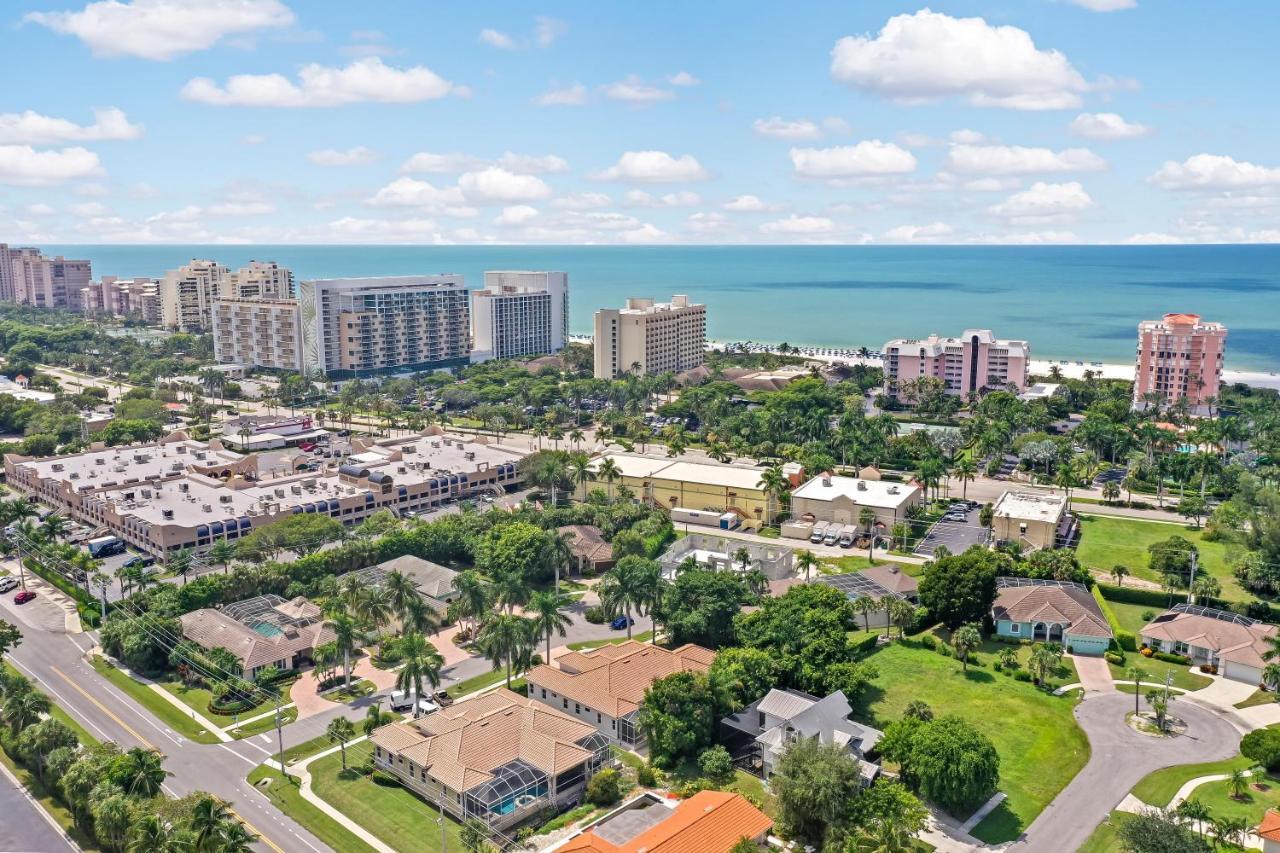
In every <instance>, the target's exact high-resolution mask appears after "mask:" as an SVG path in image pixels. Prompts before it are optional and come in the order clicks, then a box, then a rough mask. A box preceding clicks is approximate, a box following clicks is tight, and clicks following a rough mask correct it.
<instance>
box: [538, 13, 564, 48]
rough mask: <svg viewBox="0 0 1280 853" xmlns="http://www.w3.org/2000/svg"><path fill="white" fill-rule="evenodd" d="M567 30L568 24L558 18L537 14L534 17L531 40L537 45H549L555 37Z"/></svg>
mask: <svg viewBox="0 0 1280 853" xmlns="http://www.w3.org/2000/svg"><path fill="white" fill-rule="evenodd" d="M567 32H569V25H568V24H566V23H565V22H564V21H561V20H559V19H558V18H548V17H545V16H543V15H539V16H538V17H537V18H534V26H533V41H534V43H535V44H537V45H538V47H551V45H552V44H553V43H554V42H555V40H556V39H558V38H560V36H562V35H564V34H565V33H567Z"/></svg>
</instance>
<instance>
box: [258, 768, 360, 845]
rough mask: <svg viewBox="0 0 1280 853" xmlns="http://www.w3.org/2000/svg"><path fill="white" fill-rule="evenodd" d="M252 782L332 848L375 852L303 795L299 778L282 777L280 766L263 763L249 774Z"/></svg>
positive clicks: (285, 811)
mask: <svg viewBox="0 0 1280 853" xmlns="http://www.w3.org/2000/svg"><path fill="white" fill-rule="evenodd" d="M249 784H251V785H253V786H254V787H255V788H257V789H258V791H259V792H260V793H262V794H263V795H265V796H266V798H267V799H269V800H271V802H272V803H273V804H274V805H275V807H276V808H278V809H280V811H282V812H284V813H285V814H287V815H288V816H289V817H291V818H293V819H294V820H296V821H297V822H298V823H299V824H301V825H302V826H303V827H304V828H305V829H307V830H308V831H309V832H310V833H311V834H312V835H314V836H315V837H316V838H318V839H320V840H321V841H322V842H324V844H325V846H327V847H329V848H330V849H332V850H342V851H344V853H345V851H352V853H365V851H370V853H372V851H373V848H372V847H370V846H369V845H368V844H365V843H364V842H363V841H361V840H360V839H359V838H357V837H356V836H355V835H352V834H351V833H350V832H349V831H348V830H347V829H346V827H344V826H343V825H342V824H340V823H338V822H337V821H336V820H334V819H333V818H331V817H329V816H328V815H327V814H325V813H324V812H322V811H320V809H318V808H316V807H315V806H313V805H312V804H311V803H309V802H307V801H306V800H304V799H302V794H300V793H299V792H298V782H297V780H296V778H293V777H291V778H290V779H289V780H285V779H282V778H281V777H280V771H279V770H274V769H272V768H270V767H267V766H265V765H264V766H261V767H258V769H256V770H254V771H253V772H252V773H250V774H249Z"/></svg>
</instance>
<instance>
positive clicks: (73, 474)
mask: <svg viewBox="0 0 1280 853" xmlns="http://www.w3.org/2000/svg"><path fill="white" fill-rule="evenodd" d="M91 473H92V472H91ZM71 479H72V480H79V479H80V475H79V474H77V473H76V472H75V471H72V472H71Z"/></svg>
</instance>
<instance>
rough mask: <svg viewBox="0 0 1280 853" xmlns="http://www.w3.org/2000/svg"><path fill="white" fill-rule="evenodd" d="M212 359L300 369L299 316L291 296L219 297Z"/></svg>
mask: <svg viewBox="0 0 1280 853" xmlns="http://www.w3.org/2000/svg"><path fill="white" fill-rule="evenodd" d="M212 332H213V360H214V361H216V362H218V363H219V364H243V365H245V366H247V367H263V368H267V369H270V370H297V371H301V370H302V317H301V315H300V314H299V312H298V303H297V301H296V300H293V299H218V300H216V301H214V303H213V328H212Z"/></svg>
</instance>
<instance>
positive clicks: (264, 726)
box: [215, 706, 298, 740]
mask: <svg viewBox="0 0 1280 853" xmlns="http://www.w3.org/2000/svg"><path fill="white" fill-rule="evenodd" d="M269 708H270V706H268V709H269ZM259 713H261V712H259ZM281 715H282V716H283V717H284V725H286V726H287V725H289V724H290V723H292V722H293V721H295V720H297V719H298V709H297V708H285V709H284V710H283V711H281ZM248 716H251V715H248V714H241V715H240V717H241V719H244V718H246V717H248ZM215 722H217V721H216V720H215ZM227 725H228V726H232V725H235V724H234V723H233V722H232V720H231V719H228V720H227ZM275 727H276V715H275V714H269V715H268V716H266V717H263V718H261V719H259V720H254V721H253V722H252V723H246V724H245V725H243V726H239V727H237V728H235V729H228V730H227V734H229V735H231V736H232V737H233V738H236V739H237V740H244V739H245V738H247V737H253V736H254V735H260V734H262V733H263V732H270V731H275Z"/></svg>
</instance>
